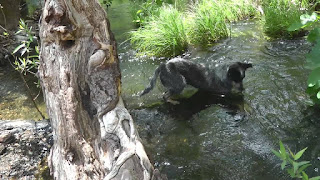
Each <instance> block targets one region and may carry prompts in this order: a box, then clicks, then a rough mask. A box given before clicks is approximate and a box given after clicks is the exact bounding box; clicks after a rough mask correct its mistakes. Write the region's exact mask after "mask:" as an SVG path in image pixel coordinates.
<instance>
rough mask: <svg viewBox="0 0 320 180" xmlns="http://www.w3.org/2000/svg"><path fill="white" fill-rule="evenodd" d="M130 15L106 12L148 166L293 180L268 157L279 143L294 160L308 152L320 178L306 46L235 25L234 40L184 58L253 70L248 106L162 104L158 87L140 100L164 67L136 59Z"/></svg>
mask: <svg viewBox="0 0 320 180" xmlns="http://www.w3.org/2000/svg"><path fill="white" fill-rule="evenodd" d="M124 9H128V11H127V12H125V11H124ZM129 9H130V2H129V1H121V3H119V4H118V3H117V2H116V1H114V2H113V4H112V6H111V7H110V8H109V10H108V13H109V15H110V22H111V29H112V31H113V32H114V34H115V37H116V39H117V42H118V47H119V48H118V50H119V58H120V61H121V64H120V67H121V72H122V96H123V99H124V101H125V103H126V105H127V107H128V109H129V111H130V113H131V115H132V116H133V119H134V120H135V123H136V125H137V128H138V130H139V134H140V137H141V139H142V140H143V143H144V145H145V148H146V151H147V153H148V154H149V157H150V159H151V161H152V162H153V164H154V165H155V167H157V168H159V169H160V171H161V172H162V173H164V174H166V175H167V176H168V179H170V180H172V179H177V180H178V179H190V180H198V179H199V180H200V179H201V180H207V179H218V180H246V179H256V180H278V179H279V180H280V179H292V178H290V177H289V175H288V174H287V173H286V172H285V171H281V168H280V163H281V161H280V160H279V159H278V158H277V157H276V156H275V155H274V154H273V153H272V152H271V149H276V150H278V149H279V140H282V141H283V143H284V144H285V145H286V146H287V147H289V148H290V149H291V150H292V151H293V152H298V151H299V150H301V149H303V148H305V147H308V149H307V151H306V152H305V154H304V155H303V157H302V158H301V160H310V161H311V164H312V166H310V167H308V170H307V173H308V175H309V177H313V176H319V175H320V173H319V172H318V171H319V169H318V168H319V166H320V144H319V136H320V131H319V128H320V118H319V117H320V116H319V114H320V113H319V110H318V109H315V108H312V107H310V106H308V104H309V103H310V99H309V98H308V95H307V94H306V93H305V88H306V81H307V77H308V73H309V70H307V69H306V68H305V54H306V53H307V52H308V51H309V49H310V44H308V43H307V42H306V41H305V39H297V40H274V41H272V40H268V38H267V37H266V36H265V35H264V34H263V31H262V26H261V24H260V23H259V22H256V21H245V22H241V23H236V24H232V37H231V38H228V39H225V40H222V41H221V42H219V43H217V44H216V45H215V46H213V47H211V48H208V49H206V50H199V49H190V50H189V51H188V52H187V53H186V54H184V57H185V58H187V59H190V60H192V61H196V62H200V63H204V64H207V65H208V64H213V65H215V64H219V63H223V62H235V61H241V62H243V61H248V62H251V63H252V64H253V68H251V69H248V70H247V72H246V78H245V79H244V87H245V91H244V92H243V98H236V99H234V98H221V97H220V98H219V97H214V96H210V95H207V94H201V93H195V91H196V90H195V89H192V88H188V89H187V90H185V91H186V92H184V94H186V97H188V96H190V95H192V94H194V93H195V94H194V95H193V96H191V97H189V98H182V99H181V100H180V104H179V105H170V104H165V103H163V101H162V93H163V91H164V88H163V87H162V86H161V85H160V83H159V82H158V83H157V86H156V87H155V88H154V89H153V91H151V92H150V93H149V94H147V95H145V96H143V97H141V98H140V97H139V96H138V94H139V93H140V92H142V90H143V89H144V87H145V86H146V85H147V84H148V83H149V78H150V77H151V76H153V73H154V70H155V69H156V67H157V66H158V65H159V64H160V62H161V60H159V59H154V58H153V59H152V58H146V57H137V56H136V54H135V51H133V50H132V48H131V47H130V44H129V42H125V39H126V38H124V37H125V36H126V35H127V32H128V31H130V30H132V29H133V28H134V26H132V25H131V26H129V25H130V22H128V21H127V20H124V19H125V17H127V18H128V19H130V18H131V16H130V11H129ZM120 10H122V11H120ZM119 19H120V20H119ZM121 24H123V26H121Z"/></svg>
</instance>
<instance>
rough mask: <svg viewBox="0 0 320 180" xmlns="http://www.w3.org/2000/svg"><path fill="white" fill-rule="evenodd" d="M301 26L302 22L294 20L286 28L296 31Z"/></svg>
mask: <svg viewBox="0 0 320 180" xmlns="http://www.w3.org/2000/svg"><path fill="white" fill-rule="evenodd" d="M302 27H303V24H302V23H301V22H295V23H293V24H291V25H290V26H289V28H288V29H287V30H288V31H296V30H299V29H301V28H302Z"/></svg>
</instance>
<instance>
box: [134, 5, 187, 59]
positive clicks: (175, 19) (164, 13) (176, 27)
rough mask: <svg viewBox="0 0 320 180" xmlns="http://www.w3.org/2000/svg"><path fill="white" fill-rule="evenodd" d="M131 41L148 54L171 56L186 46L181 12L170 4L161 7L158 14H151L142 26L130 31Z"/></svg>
mask: <svg viewBox="0 0 320 180" xmlns="http://www.w3.org/2000/svg"><path fill="white" fill-rule="evenodd" d="M131 43H132V44H134V47H135V48H136V49H137V50H138V52H143V53H145V54H147V55H149V56H158V57H160V56H163V57H171V56H176V55H178V54H181V53H183V52H184V51H185V50H186V48H187V45H188V43H187V37H186V33H185V27H184V24H183V17H182V13H181V12H179V11H178V10H177V9H175V8H173V7H172V6H170V5H168V6H167V5H166V6H163V7H161V9H160V14H159V16H155V15H153V16H151V19H150V21H149V22H148V24H146V25H145V26H144V27H140V28H139V29H138V30H137V31H133V32H131Z"/></svg>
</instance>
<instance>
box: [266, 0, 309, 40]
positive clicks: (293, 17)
mask: <svg viewBox="0 0 320 180" xmlns="http://www.w3.org/2000/svg"><path fill="white" fill-rule="evenodd" d="M262 7H263V11H264V14H265V16H264V31H265V33H266V34H267V35H268V36H270V37H273V38H278V37H289V38H292V37H295V36H298V35H300V34H301V31H288V30H287V29H288V27H289V26H290V25H291V24H293V23H294V22H296V21H297V19H299V17H300V16H301V15H302V14H303V11H302V10H301V9H305V8H306V7H307V1H306V0H301V1H300V0H266V1H264V2H263V3H262Z"/></svg>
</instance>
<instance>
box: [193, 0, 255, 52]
mask: <svg viewBox="0 0 320 180" xmlns="http://www.w3.org/2000/svg"><path fill="white" fill-rule="evenodd" d="M188 14H189V15H188V19H189V21H188V26H187V27H188V28H187V29H188V39H189V42H190V43H191V44H193V45H201V46H206V45H211V44H212V43H214V42H215V41H217V40H219V39H222V38H225V37H227V36H229V34H230V30H229V28H228V23H229V22H234V21H238V20H241V19H244V18H246V17H251V16H254V15H256V14H257V13H256V8H254V6H253V4H252V2H251V1H246V0H237V1H236V0H219V1H212V0H202V1H200V2H199V3H198V4H195V5H194V6H193V7H192V9H191V11H190V12H189V13H188Z"/></svg>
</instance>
